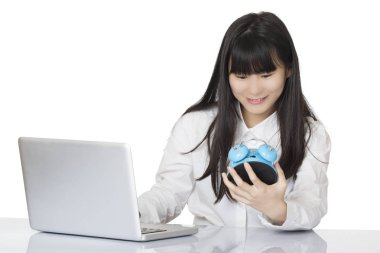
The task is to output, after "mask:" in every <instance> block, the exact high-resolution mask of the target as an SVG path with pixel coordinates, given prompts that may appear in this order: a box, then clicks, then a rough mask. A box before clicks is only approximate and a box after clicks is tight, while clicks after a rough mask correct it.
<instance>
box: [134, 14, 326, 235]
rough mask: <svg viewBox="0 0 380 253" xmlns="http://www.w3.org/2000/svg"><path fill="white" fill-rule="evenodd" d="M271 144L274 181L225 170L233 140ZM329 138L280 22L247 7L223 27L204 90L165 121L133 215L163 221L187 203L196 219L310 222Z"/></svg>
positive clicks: (321, 198) (316, 215) (302, 225)
mask: <svg viewBox="0 0 380 253" xmlns="http://www.w3.org/2000/svg"><path fill="white" fill-rule="evenodd" d="M259 140H261V141H264V142H266V143H267V144H268V145H270V146H272V147H275V149H276V151H277V154H278V157H279V160H278V161H277V162H276V163H275V168H276V170H277V173H278V180H277V182H276V183H274V184H272V185H267V184H265V183H264V182H262V181H261V180H260V179H259V178H258V177H257V176H256V175H255V173H254V172H253V170H252V168H251V166H250V165H249V164H247V163H245V164H244V167H245V169H246V171H247V173H248V175H249V178H250V180H251V181H252V183H253V184H249V183H248V182H244V181H243V180H242V179H241V178H240V177H239V175H238V174H237V173H236V171H235V170H234V169H232V168H228V170H229V173H231V176H232V177H233V179H234V182H235V183H236V184H234V183H232V182H231V181H230V180H229V179H228V178H227V176H226V174H225V173H226V172H227V167H229V166H228V162H229V161H228V157H227V155H228V152H229V150H230V149H231V148H232V147H233V146H234V145H235V144H237V143H240V142H241V141H245V142H247V145H248V144H249V145H250V148H251V147H252V148H254V147H257V146H258V145H260V144H262V143H261V142H260V141H259ZM329 155H330V138H329V135H328V133H327V132H326V130H325V128H324V126H323V124H322V123H321V122H320V121H319V120H317V118H316V117H315V115H314V113H313V112H312V110H311V109H310V107H309V106H308V104H307V102H306V99H305V98H304V96H303V94H302V89H301V81H300V73H299V65H298V57H297V53H296V50H295V48H294V45H293V42H292V39H291V37H290V34H289V32H288V30H287V28H286V26H285V25H284V23H283V22H282V21H281V20H280V19H279V18H278V17H277V16H276V15H274V14H272V13H269V12H261V13H258V14H255V13H250V14H247V15H244V16H242V17H240V18H239V19H237V20H236V21H234V22H233V23H232V24H231V26H230V27H229V28H228V30H227V32H226V34H225V36H224V38H223V41H222V45H221V48H220V51H219V54H218V57H217V60H216V64H215V68H214V71H213V74H212V76H211V80H210V83H209V85H208V87H207V89H206V92H205V94H204V95H203V97H202V98H201V99H200V101H199V102H197V103H196V104H194V105H192V106H191V107H189V108H188V109H187V110H186V112H185V113H184V114H183V115H182V116H181V117H180V118H179V119H178V121H177V122H176V124H175V125H174V127H173V129H172V133H171V136H170V138H169V140H168V143H167V146H166V148H165V151H164V156H163V159H162V162H161V164H160V167H159V170H158V172H157V176H156V183H155V185H154V186H153V187H152V188H151V190H150V191H148V192H145V193H144V194H142V195H141V196H140V197H139V200H138V202H139V211H140V213H141V222H145V223H152V222H153V223H167V222H169V221H171V220H172V219H174V218H175V217H177V216H178V215H179V214H180V213H181V211H182V209H183V208H184V206H185V205H186V204H188V208H189V211H190V212H191V213H192V214H193V215H194V224H196V225H217V226H256V227H270V228H275V229H282V230H297V229H312V228H314V227H315V226H316V225H318V224H319V222H320V220H321V218H322V217H323V216H324V215H325V214H326V212H327V186H328V180H327V175H326V170H327V165H328V160H329Z"/></svg>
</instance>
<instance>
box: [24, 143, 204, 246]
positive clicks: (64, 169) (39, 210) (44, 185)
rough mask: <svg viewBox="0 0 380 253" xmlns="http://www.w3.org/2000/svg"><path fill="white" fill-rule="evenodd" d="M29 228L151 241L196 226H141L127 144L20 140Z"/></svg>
mask: <svg viewBox="0 0 380 253" xmlns="http://www.w3.org/2000/svg"><path fill="white" fill-rule="evenodd" d="M19 149H20V157H21V165H22V171H23V177H24V186H25V193H26V200H27V207H28V215H29V222H30V226H31V228H33V229H35V230H39V231H45V232H54V233H63V234H75V235H85V236H94V237H104V238H113V239H122V240H132V241H149V240H156V239H163V238H170V237H177V236H185V235H191V234H194V233H196V232H197V231H198V228H197V227H195V226H183V225H177V224H140V221H139V212H138V206H137V195H136V187H135V180H134V173H133V166H132V157H131V149H130V147H129V146H128V145H127V144H125V143H111V142H94V141H76V140H60V139H46V138H31V137H20V138H19Z"/></svg>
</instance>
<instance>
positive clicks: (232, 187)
mask: <svg viewBox="0 0 380 253" xmlns="http://www.w3.org/2000/svg"><path fill="white" fill-rule="evenodd" d="M222 178H223V182H224V184H225V185H226V186H227V188H228V189H229V190H230V193H231V194H232V193H234V194H235V195H237V196H240V197H243V198H246V199H249V198H250V197H251V195H250V194H249V193H248V192H247V191H246V190H244V189H242V188H240V187H239V186H236V185H235V184H233V183H232V182H231V181H230V180H228V178H227V174H226V173H222Z"/></svg>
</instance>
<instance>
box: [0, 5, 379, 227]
mask: <svg viewBox="0 0 380 253" xmlns="http://www.w3.org/2000/svg"><path fill="white" fill-rule="evenodd" d="M181 2H184V1H163V0H160V1H135V3H132V1H94V0H91V1H84V0H64V1H63V0H62V1H57V0H56V1H51V0H46V1H40V0H38V1H37V0H36V1H18V0H12V1H1V2H0V120H1V121H0V217H27V210H26V203H25V196H24V188H23V181H22V173H21V166H20V161H19V154H18V146H17V138H18V137H19V136H36V137H52V138H68V139H82V140H99V141H117V142H128V143H130V144H131V146H132V151H133V158H134V166H135V170H136V183H137V191H138V194H141V193H142V192H143V191H145V190H148V189H149V188H150V186H151V185H152V184H153V183H154V176H155V172H156V170H157V168H158V165H159V163H160V160H161V157H162V154H163V148H164V146H165V144H166V141H167V138H168V137H169V134H170V131H171V128H172V126H173V124H174V123H175V121H176V120H177V119H178V118H179V117H180V115H181V114H182V113H183V112H184V111H185V109H186V108H187V107H189V106H190V105H191V104H193V103H194V102H196V101H197V100H198V99H199V98H200V97H201V95H202V94H203V92H204V91H205V88H206V86H207V84H208V82H209V79H210V77H211V73H212V70H213V67H214V63H215V60H216V56H217V53H218V50H219V47H220V43H221V41H222V38H223V36H224V33H225V31H226V30H227V28H228V26H229V25H230V24H231V23H232V22H233V21H234V20H235V19H237V18H238V17H240V16H242V15H244V14H247V13H249V12H259V11H262V10H266V11H271V12H273V13H275V14H276V15H277V16H279V17H280V19H282V20H283V21H284V23H285V24H286V26H287V27H288V30H289V31H290V33H291V35H292V38H293V41H294V44H295V46H296V49H297V52H298V56H299V61H300V69H301V80H302V85H303V90H304V93H305V96H306V97H307V99H308V100H309V102H310V104H311V105H312V107H313V108H314V110H315V111H316V113H317V115H318V116H319V117H320V118H321V119H322V121H323V122H324V123H325V125H326V127H327V129H328V131H329V133H330V136H331V139H332V153H331V163H330V166H329V170H328V175H329V179H330V187H329V212H328V215H327V216H326V217H325V218H324V219H323V220H322V222H321V224H320V225H319V228H332V229H338V228H339V229H341V228H344V229H380V218H379V213H380V205H379V204H378V202H379V196H378V195H379V194H378V193H379V192H380V191H379V183H378V182H379V176H380V172H379V171H380V168H379V165H378V163H377V158H378V156H379V152H380V149H379V148H378V145H377V144H378V143H379V141H380V135H379V129H380V125H379V121H378V120H377V117H378V115H379V112H378V111H379V110H378V108H379V104H380V103H379V98H378V97H379V88H378V85H379V81H378V78H377V74H378V72H379V56H380V53H379V48H378V47H379V45H380V41H379V28H378V27H377V25H376V24H379V23H380V18H379V16H380V15H379V13H378V8H376V7H375V4H374V3H373V2H375V1H363V0H362V1H351V2H348V1H341V2H339V1H314V2H309V1H297V2H296V1H268V0H266V1H230V2H226V1H214V2H212V1H198V2H197V1H186V2H185V3H181ZM175 222H179V223H188V224H190V223H192V216H191V214H190V213H189V212H188V211H187V210H184V212H183V213H182V214H181V216H179V217H178V218H177V220H175Z"/></svg>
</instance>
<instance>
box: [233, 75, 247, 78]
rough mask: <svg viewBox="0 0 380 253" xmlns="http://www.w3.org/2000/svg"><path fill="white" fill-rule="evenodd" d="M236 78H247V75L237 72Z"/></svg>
mask: <svg viewBox="0 0 380 253" xmlns="http://www.w3.org/2000/svg"><path fill="white" fill-rule="evenodd" d="M235 76H236V78H239V79H246V78H247V76H245V75H238V74H235Z"/></svg>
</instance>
